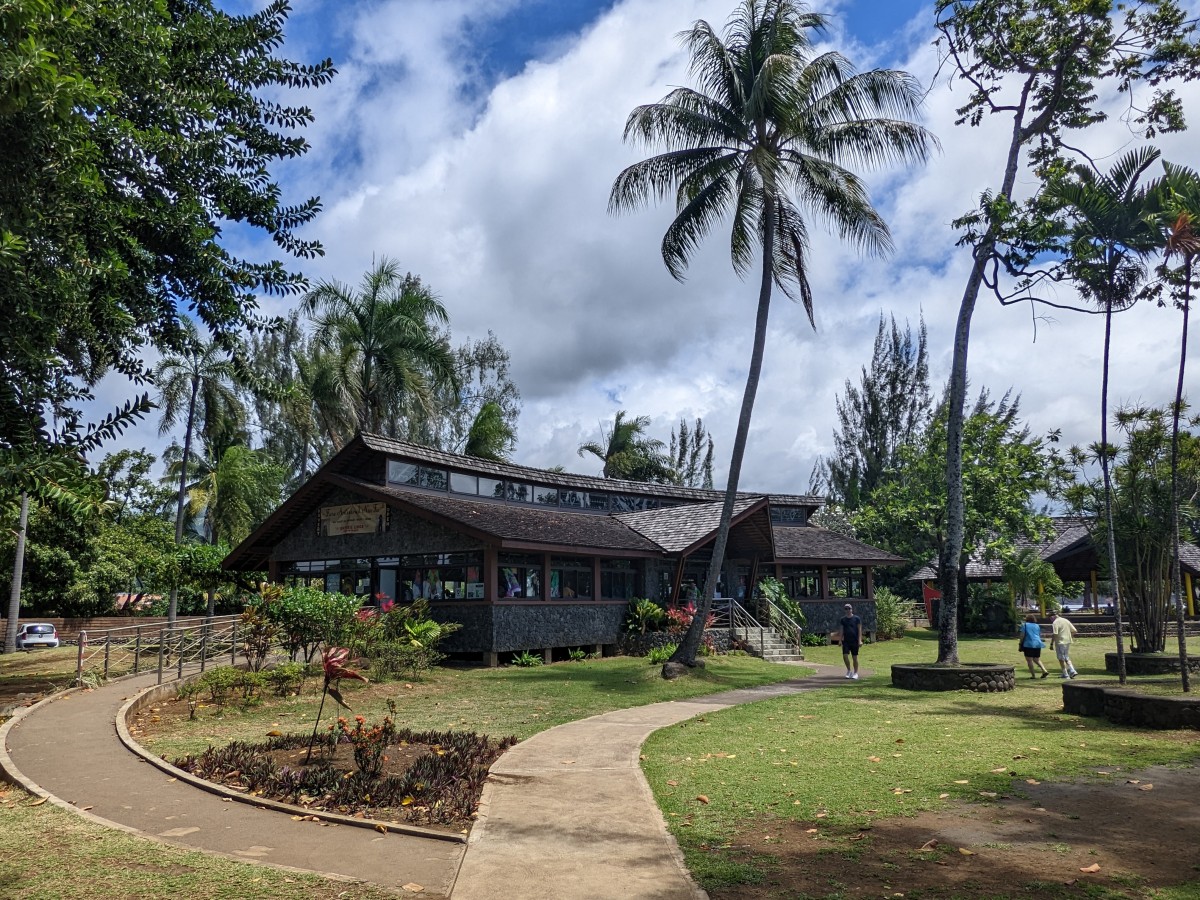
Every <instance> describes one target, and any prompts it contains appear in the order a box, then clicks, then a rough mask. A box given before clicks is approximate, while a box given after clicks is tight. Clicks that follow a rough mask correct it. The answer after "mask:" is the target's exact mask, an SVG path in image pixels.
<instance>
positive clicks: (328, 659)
mask: <svg viewBox="0 0 1200 900" xmlns="http://www.w3.org/2000/svg"><path fill="white" fill-rule="evenodd" d="M349 658H350V651H349V650H347V649H346V648H345V647H326V648H325V652H324V653H322V654H321V674H322V675H323V676H324V679H325V680H324V683H323V684H322V685H321V703H320V705H319V706H318V707H317V718H316V721H315V722H313V731H312V737H310V738H309V739H308V753H307V754H305V757H304V763H305V765H307V764H308V763H309V762H311V761H312V748H313V743H314V742H315V741H316V739H317V728H318V727H319V726H320V724H321V713H322V712H323V711H324V709H325V698H326V697H332V698H333V699H334V700H335V701H337V704H338V706H341V707H344V708H346V709H349V708H350V706H349V704H347V703H346V701H345V700H343V699H342V693H341V691H339V690H338V686H339V684H340V683H341V680H342V679H343V678H352V679H354V680H355V681H366V680H367V676H366V675H363V674H361V673H359V672H356V671H354V670H353V669H350V668H347V666H346V660H347V659H349Z"/></svg>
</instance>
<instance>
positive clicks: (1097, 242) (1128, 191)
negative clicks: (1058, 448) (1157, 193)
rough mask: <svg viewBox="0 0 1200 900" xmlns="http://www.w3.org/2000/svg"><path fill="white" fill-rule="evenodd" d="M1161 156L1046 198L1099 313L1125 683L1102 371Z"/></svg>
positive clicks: (1141, 263)
mask: <svg viewBox="0 0 1200 900" xmlns="http://www.w3.org/2000/svg"><path fill="white" fill-rule="evenodd" d="M1158 157H1159V152H1158V150H1156V149H1154V148H1153V147H1142V148H1140V149H1137V150H1133V151H1131V152H1129V153H1127V154H1125V155H1124V156H1123V157H1121V158H1120V159H1119V160H1117V163H1116V164H1115V165H1114V166H1113V167H1112V169H1111V170H1110V171H1109V173H1108V174H1107V175H1104V174H1101V173H1098V172H1096V171H1095V170H1094V169H1090V168H1087V167H1084V166H1079V167H1077V168H1076V169H1075V170H1074V172H1072V173H1071V174H1070V175H1068V176H1066V177H1064V178H1060V179H1058V180H1056V181H1053V182H1051V183H1050V185H1049V186H1048V188H1047V190H1046V198H1045V199H1046V200H1047V202H1048V203H1050V204H1051V205H1052V206H1058V207H1060V208H1061V210H1062V211H1063V213H1064V214H1065V217H1066V225H1067V230H1066V232H1065V234H1064V241H1063V250H1064V251H1065V253H1066V256H1065V259H1064V261H1063V267H1064V269H1065V271H1066V273H1067V275H1068V277H1069V278H1070V279H1071V280H1072V281H1073V282H1074V283H1075V284H1076V286H1077V287H1078V288H1079V292H1080V293H1081V294H1082V295H1083V296H1084V297H1085V298H1086V299H1088V300H1091V301H1092V302H1093V303H1095V304H1096V305H1097V306H1098V307H1099V308H1100V309H1102V310H1103V311H1104V354H1103V361H1102V363H1101V371H1102V375H1101V379H1100V384H1101V386H1100V444H1099V447H1098V448H1097V449H1098V455H1099V458H1100V471H1101V475H1102V477H1103V481H1104V518H1105V529H1104V531H1105V533H1106V535H1107V541H1106V544H1107V546H1106V553H1107V558H1108V571H1109V577H1110V579H1111V584H1112V593H1113V609H1114V610H1115V612H1116V631H1117V674H1118V677H1119V678H1120V680H1121V683H1122V684H1123V683H1124V682H1125V642H1124V638H1123V624H1122V620H1121V597H1120V579H1119V578H1118V577H1117V549H1116V543H1115V537H1114V533H1113V513H1112V475H1111V472H1110V469H1111V460H1110V457H1111V455H1112V448H1111V447H1110V446H1109V443H1108V376H1109V354H1110V350H1111V347H1112V317H1113V313H1114V312H1119V311H1120V310H1123V309H1128V308H1129V307H1130V306H1132V305H1133V304H1134V303H1136V302H1137V300H1138V297H1139V294H1140V292H1141V290H1142V286H1143V285H1144V283H1145V280H1146V276H1147V264H1146V261H1147V259H1148V258H1149V256H1150V254H1151V253H1153V252H1154V251H1155V250H1156V249H1158V248H1159V247H1160V246H1161V243H1160V238H1159V234H1158V231H1157V229H1155V227H1154V226H1153V224H1152V223H1151V222H1150V221H1149V220H1148V218H1147V216H1146V211H1147V202H1148V198H1149V188H1147V187H1146V186H1144V185H1139V183H1138V182H1139V181H1140V180H1141V177H1142V175H1144V174H1145V172H1146V170H1147V169H1149V168H1150V166H1152V165H1153V164H1154V163H1155V161H1157V159H1158Z"/></svg>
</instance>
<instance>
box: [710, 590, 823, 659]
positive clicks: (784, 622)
mask: <svg viewBox="0 0 1200 900" xmlns="http://www.w3.org/2000/svg"><path fill="white" fill-rule="evenodd" d="M759 600H760V602H761V603H763V604H765V606H766V609H767V613H768V616H769V617H770V619H769V622H768V624H767V625H765V626H764V625H763V624H762V623H761V622H760V621H759V620H758V619H757V618H755V616H754V614H753V613H751V612H750V610H748V609H746V607H744V606H742V604H741V603H739V602H738V601H737V600H734V599H733V598H732V597H718V598H716V599H715V600H714V601H713V607H712V617H713V623H712V627H713V628H727V629H729V631H730V632H731V633H732V632H734V631H738V630H743V631H746V632H749V631H750V630H751V629H757V631H758V654H759V656H763V655H764V654H765V651H766V635H765V633H764V632H765V631H766V630H767V629H768V628H774V629H776V630H779V631H781V632H782V633H783V637H784V638H785V639H787V640H790V641H791V642H792V643H793V645H794V646H795V647H796V648H797V649H799V648H800V646H801V644H800V634H801V632H802V631H803V629H801V627H800V626H799V625H797V624H796V623H795V621H793V619H792V618H791V617H790V616H788V615H787V613H785V612H784V611H783V610H781V609H780V608H779V607H778V606H776V605H775V604H774V603H771V602H770V601H769V600H767V599H766V598H765V597H763V598H759Z"/></svg>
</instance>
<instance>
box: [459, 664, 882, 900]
mask: <svg viewBox="0 0 1200 900" xmlns="http://www.w3.org/2000/svg"><path fill="white" fill-rule="evenodd" d="M806 665H810V666H811V664H806ZM815 668H817V669H818V670H819V671H818V674H816V675H814V676H811V677H808V678H802V679H797V680H794V681H787V682H783V683H780V684H772V685H764V686H762V687H757V688H748V689H745V690H738V691H727V692H725V693H723V694H713V695H711V696H708V697H698V698H695V699H693V700H676V701H669V702H666V703H655V704H652V705H650V706H638V707H634V708H632V709H622V710H617V711H616V712H610V713H605V714H603V715H599V716H593V717H592V718H590V719H583V720H581V721H579V722H571V723H568V724H566V725H559V726H558V727H557V728H551V729H550V730H549V731H543V732H541V733H540V734H536V735H534V736H533V737H531V738H529V739H528V740H525V741H522V742H521V743H520V744H517V746H515V747H513V748H512V749H511V750H509V751H508V752H507V753H505V754H504V756H503V757H501V758H500V759H499V760H498V761H497V762H496V764H495V765H493V766H492V773H491V777H490V778H489V779H488V784H487V785H486V786H485V787H484V789H483V799H482V802H481V804H480V818H479V821H478V822H476V824H475V827H474V828H472V829H471V838H470V843H469V844H468V849H467V855H466V856H465V857H464V859H463V863H462V868H461V869H460V870H459V873H458V881H456V882H455V885H454V893H453V900H493V898H496V897H520V898H522V900H594V898H596V897H621V898H622V900H700V898H704V897H706V896H707V895H706V894H705V893H704V891H702V890H701V889H700V887H699V886H698V885H696V883H695V882H694V881H693V880H692V878H691V876H690V875H689V873H688V871H687V869H686V868H684V865H683V855H682V853H681V852H680V850H679V846H678V845H677V844H676V843H675V839H674V838H673V837H671V835H670V834H669V833H668V831H667V826H666V822H665V821H664V820H663V816H662V813H661V812H660V811H659V809H658V805H657V804H656V803H655V802H654V796H653V794H652V793H651V791H650V785H649V784H647V782H646V779H645V777H644V776H643V775H642V770H641V766H640V765H639V756H640V751H641V746H642V743H643V742H644V741H645V740H646V737H647V736H648V735H649V734H650V733H651V732H653V731H656V730H657V729H659V728H664V727H666V726H668V725H674V724H675V723H677V722H682V721H684V720H685V719H690V718H692V717H693V716H698V715H700V714H701V713H706V712H712V711H714V710H718V709H725V708H727V707H730V706H735V705H737V704H739V703H752V702H754V701H756V700H765V699H767V698H770V697H782V696H787V695H790V694H796V693H800V692H802V691H809V690H814V689H817V688H821V687H830V686H833V685H839V686H847V687H848V686H850V685H853V684H854V683H855V682H853V681H847V680H846V679H845V678H844V677H843V676H844V670H843V669H842V668H841V667H840V666H837V667H832V666H816V667H815ZM864 674H866V673H864Z"/></svg>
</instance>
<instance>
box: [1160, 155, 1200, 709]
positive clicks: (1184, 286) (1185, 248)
mask: <svg viewBox="0 0 1200 900" xmlns="http://www.w3.org/2000/svg"><path fill="white" fill-rule="evenodd" d="M1163 168H1164V170H1165V171H1166V175H1165V176H1164V177H1163V178H1162V180H1161V181H1160V182H1159V183H1158V185H1157V186H1156V191H1155V193H1154V198H1155V206H1156V207H1157V210H1156V211H1157V212H1158V217H1157V218H1158V221H1159V222H1160V223H1161V224H1162V225H1164V226H1165V233H1166V241H1165V246H1164V250H1165V260H1164V265H1165V264H1166V262H1168V261H1169V260H1170V259H1171V257H1173V256H1179V257H1182V265H1181V266H1180V269H1179V271H1178V272H1177V273H1175V275H1176V276H1177V277H1176V278H1174V279H1173V280H1174V281H1175V282H1176V296H1177V303H1178V305H1179V307H1180V309H1181V310H1182V311H1183V326H1182V328H1181V334H1180V340H1179V378H1178V379H1177V380H1176V382H1175V404H1174V406H1173V407H1172V411H1171V528H1172V533H1171V552H1172V560H1171V562H1172V564H1171V590H1172V593H1173V594H1174V595H1175V599H1176V604H1175V610H1176V611H1175V616H1176V624H1177V626H1178V630H1177V634H1178V640H1179V659H1180V676H1181V681H1182V686H1183V690H1184V691H1185V692H1187V691H1189V690H1190V689H1191V684H1190V673H1189V672H1188V665H1187V637H1186V635H1185V634H1184V627H1183V617H1184V613H1183V609H1184V599H1183V591H1182V581H1183V578H1182V573H1181V571H1180V563H1179V417H1180V415H1181V414H1182V412H1183V375H1184V368H1185V366H1186V364H1187V337H1188V314H1189V312H1190V308H1191V298H1192V277H1193V276H1192V269H1193V265H1194V263H1195V260H1196V257H1197V256H1198V255H1200V228H1197V224H1198V223H1200V174H1197V173H1196V171H1195V170H1194V169H1189V168H1187V167H1186V166H1177V165H1172V164H1171V163H1169V162H1164V163H1163ZM1167 274H1171V273H1167Z"/></svg>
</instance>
